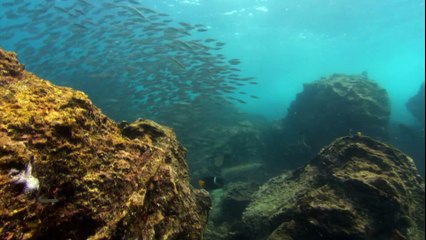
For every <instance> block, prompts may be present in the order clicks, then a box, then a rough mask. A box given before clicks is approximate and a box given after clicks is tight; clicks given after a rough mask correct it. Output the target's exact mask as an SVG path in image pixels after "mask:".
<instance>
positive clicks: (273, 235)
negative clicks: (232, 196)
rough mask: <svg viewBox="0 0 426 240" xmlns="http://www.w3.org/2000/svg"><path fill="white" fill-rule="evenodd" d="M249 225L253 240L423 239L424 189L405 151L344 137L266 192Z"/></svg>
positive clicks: (251, 210)
mask: <svg viewBox="0 0 426 240" xmlns="http://www.w3.org/2000/svg"><path fill="white" fill-rule="evenodd" d="M243 220H244V222H245V223H246V225H247V226H248V227H249V228H250V231H251V236H253V237H252V239H269V240H284V239H285V240H288V239H295V240H296V239H359V240H361V239H362V240H368V239H371V240H373V239H374V240H376V239H379V240H380V239H383V240H388V239H415V240H417V239H418V240H420V239H424V237H425V235H424V226H425V184H424V181H423V179H422V178H421V177H420V176H419V175H418V172H417V170H416V168H415V165H414V163H413V160H412V159H411V158H409V157H408V156H406V155H405V154H404V153H402V152H400V151H399V150H397V149H395V148H393V147H391V146H389V145H386V144H383V143H380V142H378V141H375V140H373V139H371V138H368V137H363V136H354V137H344V138H340V139H338V140H336V141H335V142H333V143H332V144H331V145H330V146H328V147H326V148H324V149H323V150H321V152H320V153H319V154H318V155H317V157H315V158H314V159H313V160H312V161H310V162H309V163H308V164H307V165H306V166H305V167H303V168H300V169H298V170H296V171H294V172H292V173H291V174H290V175H282V176H278V177H276V178H273V179H271V180H270V181H269V182H267V183H266V184H265V185H263V186H262V187H260V189H259V190H258V191H257V192H256V193H255V194H254V195H253V200H252V202H251V203H250V204H249V206H248V207H247V209H246V210H245V212H244V214H243Z"/></svg>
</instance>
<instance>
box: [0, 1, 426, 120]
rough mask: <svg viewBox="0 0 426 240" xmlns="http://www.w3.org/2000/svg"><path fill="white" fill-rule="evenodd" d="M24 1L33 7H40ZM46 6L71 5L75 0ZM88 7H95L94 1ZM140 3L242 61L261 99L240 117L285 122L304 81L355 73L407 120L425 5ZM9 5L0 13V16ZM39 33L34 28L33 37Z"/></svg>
mask: <svg viewBox="0 0 426 240" xmlns="http://www.w3.org/2000/svg"><path fill="white" fill-rule="evenodd" d="M3 2H4V3H7V2H11V1H2V3H3ZM17 2H24V1H17ZM29 2H31V4H33V5H34V6H36V5H37V4H39V3H40V2H37V1H29ZM41 2H43V1H41ZM47 2H55V4H56V5H57V6H71V5H72V3H73V2H74V1H47ZM75 2H76V3H79V2H80V3H81V2H82V1H75ZM88 2H91V3H93V4H94V5H96V6H100V5H101V1H93V0H92V1H89V0H88ZM102 2H106V1H102ZM116 2H118V3H120V2H122V1H116ZM139 2H141V3H142V4H141V5H142V6H145V7H147V8H151V9H154V10H156V11H158V12H163V13H168V14H169V15H170V16H171V17H170V18H171V19H173V20H174V21H176V22H181V21H182V22H188V23H193V24H195V23H201V24H204V25H206V26H207V27H208V28H209V31H208V32H205V33H200V34H198V35H197V34H194V35H193V36H192V37H193V38H198V37H199V38H208V37H212V38H215V39H218V40H220V41H223V42H226V43H227V45H226V47H224V49H222V50H221V51H222V53H223V54H224V55H226V56H228V57H229V58H239V59H241V61H242V64H241V65H240V68H241V70H242V72H243V73H244V75H246V76H253V77H256V78H257V81H258V82H259V85H257V86H254V87H245V88H246V89H244V91H249V92H252V93H255V94H256V95H258V96H259V97H260V100H250V99H247V100H246V101H248V104H245V105H239V107H240V108H241V109H242V110H244V111H247V112H251V113H256V114H261V115H264V116H267V117H268V118H269V119H279V118H282V117H284V115H285V114H286V109H287V107H288V105H289V104H290V102H291V101H292V100H294V98H295V95H296V94H297V93H298V92H300V91H301V90H302V84H303V83H306V82H311V81H314V80H317V79H319V78H320V77H322V76H327V75H330V74H332V73H346V74H358V73H361V72H362V71H368V73H369V76H370V78H372V79H374V80H376V81H377V82H379V83H380V85H381V86H383V87H384V88H386V89H387V90H388V92H389V95H390V98H391V100H392V108H393V111H392V116H393V120H394V121H397V122H400V121H402V122H411V121H412V117H411V115H410V114H409V113H408V112H407V110H406V107H405V103H406V101H407V100H408V99H409V98H410V97H411V96H413V95H414V94H415V93H416V92H417V91H418V88H419V86H420V84H421V83H422V82H423V81H424V77H425V76H424V74H425V71H424V64H425V60H424V59H425V56H424V52H425V51H424V50H425V49H424V41H425V34H424V29H425V23H424V16H425V14H424V5H425V4H424V1H421V0H377V1H369V0H360V1H350V0H327V1H326V0H323V1H319V0H303V1H300V0H232V1H229V0H179V1H177V0H176V1H158V0H146V1H139ZM25 4H26V3H25ZM120 4H121V3H120ZM13 7H14V6H8V7H5V8H2V9H0V13H1V12H2V11H7V10H10V9H13ZM16 11H19V10H16ZM2 15H3V14H2ZM23 15H25V13H23ZM88 17H89V18H92V19H96V18H97V16H88ZM0 21H1V22H0V23H1V25H0V27H1V29H4V28H7V27H9V26H10V25H14V24H17V23H27V24H28V22H26V21H29V19H25V18H19V19H15V18H12V19H9V18H7V17H5V16H3V17H2V19H1V20H0ZM46 21H49V19H46ZM17 29H19V28H17ZM38 30H39V28H36V26H35V28H34V29H33V32H37V31H38ZM53 30H54V29H52V31H53ZM56 30H57V29H55V30H54V31H56ZM15 32H16V34H15V37H14V38H12V39H6V40H5V39H4V38H3V37H2V38H0V45H1V46H2V47H4V48H6V49H8V50H13V51H16V52H18V53H19V56H20V58H21V59H22V61H23V62H24V63H26V62H25V52H22V51H21V50H22V49H20V48H19V47H17V46H16V45H15V44H16V43H17V42H19V40H21V39H22V38H23V37H24V36H26V35H25V34H22V35H20V31H19V30H18V31H15ZM2 34H5V31H3V33H2ZM33 44H34V46H33V47H34V48H37V47H38V45H37V41H34V42H33ZM99 51H102V50H99ZM27 64H28V63H27ZM30 65H31V64H30ZM32 66H33V65H31V66H30V67H29V70H34V71H35V72H36V73H37V69H38V68H35V67H34V68H33V69H32ZM47 67H48V66H47ZM74 76H75V75H74ZM44 77H46V78H49V77H50V76H49V75H47V76H44ZM55 77H56V76H54V77H53V76H52V77H51V78H53V79H51V80H52V81H54V82H55V81H58V79H55ZM83 90H85V89H83ZM89 92H90V91H89Z"/></svg>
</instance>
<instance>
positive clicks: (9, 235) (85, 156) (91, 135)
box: [0, 49, 210, 240]
mask: <svg viewBox="0 0 426 240" xmlns="http://www.w3.org/2000/svg"><path fill="white" fill-rule="evenodd" d="M130 130H132V131H130ZM123 132H125V133H126V134H128V135H129V137H131V138H132V139H129V138H128V137H125V136H123V135H122V133H121V131H120V128H119V127H118V126H117V124H115V123H114V122H113V121H111V120H110V119H108V118H107V117H106V116H104V115H103V114H102V113H101V111H100V110H99V109H98V108H96V107H95V106H94V105H93V104H92V103H91V101H90V100H89V99H88V97H87V96H86V95H85V94H84V93H82V92H79V91H74V90H72V89H69V88H64V87H58V86H55V85H53V84H51V83H49V82H47V81H45V80H42V79H40V78H38V77H37V76H35V75H33V74H31V73H29V72H26V71H24V68H23V66H22V65H20V64H19V63H18V61H17V60H16V57H15V55H14V54H12V53H7V52H5V51H3V50H1V49H0V198H1V201H0V239H144V240H148V239H176V240H182V239H193V240H199V239H202V233H203V228H204V225H205V223H206V221H207V214H208V209H209V204H210V203H209V198H208V193H206V192H205V191H203V190H197V191H194V190H193V189H192V188H191V187H190V185H189V177H188V167H187V164H186V162H185V150H184V148H183V147H181V145H180V144H179V143H178V142H177V141H176V136H175V134H174V133H173V131H172V130H171V129H169V128H166V127H162V126H160V125H158V124H155V123H153V122H150V121H143V120H140V121H138V122H136V123H133V124H127V125H125V126H123ZM32 157H33V158H34V163H33V164H32V167H33V168H32V171H31V174H30V175H31V176H32V177H34V178H36V179H37V180H39V188H38V190H36V191H35V192H33V193H31V194H24V193H23V191H22V188H23V186H19V184H16V182H13V181H12V179H13V178H12V175H14V174H16V173H17V172H24V170H25V168H26V166H28V162H29V160H30V159H31V158H32ZM13 169H15V170H13ZM15 176H16V175H15ZM21 185H22V184H21Z"/></svg>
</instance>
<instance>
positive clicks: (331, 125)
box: [283, 73, 390, 153]
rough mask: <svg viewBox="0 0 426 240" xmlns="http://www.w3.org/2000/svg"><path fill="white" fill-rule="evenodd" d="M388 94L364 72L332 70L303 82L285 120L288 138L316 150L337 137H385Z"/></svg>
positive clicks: (388, 109) (388, 107) (386, 131)
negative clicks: (338, 71) (352, 73)
mask: <svg viewBox="0 0 426 240" xmlns="http://www.w3.org/2000/svg"><path fill="white" fill-rule="evenodd" d="M389 118H390V104H389V97H388V94H387V92H386V90H384V89H383V88H381V87H380V86H379V85H378V84H377V83H376V82H374V81H371V80H369V79H368V77H367V74H366V73H364V74H361V75H343V74H334V75H332V76H330V77H326V78H322V79H321V80H319V81H316V82H313V83H309V84H305V85H304V88H303V91H302V92H301V93H299V94H298V95H297V98H296V100H295V101H294V102H293V103H292V104H291V106H290V107H289V109H288V115H287V117H286V118H285V120H284V130H283V131H284V134H285V135H286V139H287V142H293V143H297V145H299V146H301V147H303V148H305V151H311V152H313V153H316V152H318V151H319V150H320V149H321V148H322V147H323V146H325V145H327V144H328V143H330V142H331V141H333V140H334V139H336V138H337V137H341V136H346V135H348V134H351V133H353V134H355V133H356V132H362V133H364V134H367V135H369V136H373V137H376V138H379V139H386V138H387V137H388V130H387V128H388V122H389Z"/></svg>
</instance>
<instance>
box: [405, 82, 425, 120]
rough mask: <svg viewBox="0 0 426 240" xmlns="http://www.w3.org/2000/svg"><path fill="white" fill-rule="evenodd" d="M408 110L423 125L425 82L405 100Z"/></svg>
mask: <svg viewBox="0 0 426 240" xmlns="http://www.w3.org/2000/svg"><path fill="white" fill-rule="evenodd" d="M407 108H408V110H409V111H410V112H411V113H412V114H413V116H414V117H415V118H416V119H417V120H418V122H419V123H420V124H421V125H422V126H423V128H424V127H425V83H423V84H422V86H421V87H420V90H419V92H418V93H417V94H416V95H415V96H413V97H412V98H411V99H410V100H409V101H408V102H407Z"/></svg>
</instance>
